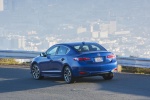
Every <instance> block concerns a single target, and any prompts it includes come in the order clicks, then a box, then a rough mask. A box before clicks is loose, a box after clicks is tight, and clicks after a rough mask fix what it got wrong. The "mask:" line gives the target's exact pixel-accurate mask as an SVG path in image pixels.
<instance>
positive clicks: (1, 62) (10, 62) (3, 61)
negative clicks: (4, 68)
mask: <svg viewBox="0 0 150 100" xmlns="http://www.w3.org/2000/svg"><path fill="white" fill-rule="evenodd" d="M17 64H19V62H17V61H16V60H15V59H13V58H1V59H0V65H17Z"/></svg>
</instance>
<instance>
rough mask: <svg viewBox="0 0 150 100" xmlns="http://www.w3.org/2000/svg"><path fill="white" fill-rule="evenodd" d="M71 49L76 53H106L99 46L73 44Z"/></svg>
mask: <svg viewBox="0 0 150 100" xmlns="http://www.w3.org/2000/svg"><path fill="white" fill-rule="evenodd" d="M73 48H74V49H75V50H77V51H78V52H88V51H106V49H105V48H104V47H102V46H101V45H99V44H96V43H93V44H75V45H73Z"/></svg>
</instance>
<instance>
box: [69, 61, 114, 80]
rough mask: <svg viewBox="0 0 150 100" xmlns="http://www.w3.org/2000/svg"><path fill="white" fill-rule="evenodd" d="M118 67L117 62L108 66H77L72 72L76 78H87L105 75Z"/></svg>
mask: <svg viewBox="0 0 150 100" xmlns="http://www.w3.org/2000/svg"><path fill="white" fill-rule="evenodd" d="M116 67H117V62H113V63H108V64H97V65H96V64H95V65H87V66H76V67H72V72H73V76H74V77H86V76H96V75H103V74H107V73H110V72H113V70H114V69H115V68H116Z"/></svg>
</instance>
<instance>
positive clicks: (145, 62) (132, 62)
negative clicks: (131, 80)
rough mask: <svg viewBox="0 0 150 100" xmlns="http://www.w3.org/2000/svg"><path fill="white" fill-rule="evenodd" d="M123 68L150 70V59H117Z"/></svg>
mask: <svg viewBox="0 0 150 100" xmlns="http://www.w3.org/2000/svg"><path fill="white" fill-rule="evenodd" d="M117 61H118V64H120V65H122V66H130V67H141V68H150V58H134V57H117Z"/></svg>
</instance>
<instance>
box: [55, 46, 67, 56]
mask: <svg viewBox="0 0 150 100" xmlns="http://www.w3.org/2000/svg"><path fill="white" fill-rule="evenodd" d="M68 50H69V49H68V48H67V47H65V46H59V49H58V52H57V55H66V54H67V53H68Z"/></svg>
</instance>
